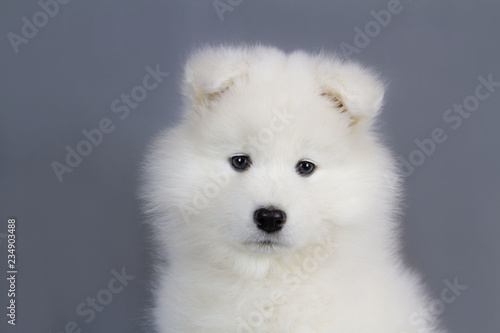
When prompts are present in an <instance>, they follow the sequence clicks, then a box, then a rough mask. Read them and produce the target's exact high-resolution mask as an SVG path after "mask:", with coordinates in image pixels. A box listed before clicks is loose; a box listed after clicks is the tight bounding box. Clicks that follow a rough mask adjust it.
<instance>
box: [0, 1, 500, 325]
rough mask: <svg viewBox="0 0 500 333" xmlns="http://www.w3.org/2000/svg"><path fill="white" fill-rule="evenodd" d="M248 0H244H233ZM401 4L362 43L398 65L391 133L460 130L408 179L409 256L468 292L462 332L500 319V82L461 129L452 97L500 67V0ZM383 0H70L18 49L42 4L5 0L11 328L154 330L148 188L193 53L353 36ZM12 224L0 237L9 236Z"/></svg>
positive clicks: (405, 139) (393, 73) (436, 290)
mask: <svg viewBox="0 0 500 333" xmlns="http://www.w3.org/2000/svg"><path fill="white" fill-rule="evenodd" d="M235 2H236V1H234V0H233V3H235ZM401 4H402V7H403V10H402V12H401V13H400V14H398V15H394V16H392V19H391V22H390V24H389V25H388V26H387V27H384V28H382V30H381V31H380V33H379V34H378V35H377V36H375V37H373V38H372V39H371V41H370V43H369V45H367V46H366V47H365V48H363V49H362V50H361V52H360V53H359V54H353V55H352V58H353V59H355V60H359V61H361V62H362V63H364V64H367V65H369V66H374V67H375V68H376V69H377V70H378V71H380V72H381V73H383V75H384V76H385V77H386V78H387V79H388V80H389V90H388V93H387V98H386V105H385V110H384V113H383V115H382V116H381V119H380V124H381V130H382V131H383V132H384V133H385V137H386V139H387V143H388V144H389V146H391V147H392V149H393V150H394V151H395V153H396V155H397V156H399V155H400V156H403V157H405V158H406V159H408V156H409V155H410V153H411V152H412V151H413V150H415V149H416V148H417V147H416V145H415V143H414V140H415V139H419V140H422V139H424V138H428V137H430V133H431V131H432V130H433V129H434V128H443V130H444V131H445V133H446V134H447V135H448V139H447V141H446V142H444V143H442V144H439V145H438V146H437V148H436V151H435V153H434V154H432V155H431V156H429V157H427V158H426V160H425V162H424V163H423V164H422V165H421V166H419V167H417V168H416V170H415V172H414V173H413V174H411V175H410V176H408V177H406V190H407V191H406V194H407V195H406V200H405V204H406V206H405V217H404V221H403V222H404V232H403V237H404V241H405V249H404V253H405V255H406V256H407V259H408V262H409V263H410V264H411V265H412V266H413V267H415V269H417V270H418V271H420V272H421V273H422V274H423V276H424V279H425V281H426V282H427V283H428V285H429V289H430V290H431V291H432V292H433V295H434V296H435V297H437V298H439V297H440V296H439V295H440V292H441V290H442V289H443V288H444V287H445V284H444V283H443V280H445V279H448V280H450V281H452V280H453V279H454V278H458V281H459V283H461V284H466V285H468V286H469V287H468V289H467V290H466V291H465V292H463V294H462V295H460V296H459V297H458V298H457V300H456V301H455V302H454V303H452V304H450V305H446V308H445V310H444V313H443V320H444V322H445V324H446V325H447V326H448V327H449V328H450V331H451V332H457V333H470V332H481V333H494V332H497V333H498V332H499V331H500V300H499V297H500V287H499V282H500V259H499V256H498V254H499V250H500V242H499V241H498V238H499V236H500V235H499V231H500V225H499V222H500V221H499V216H500V177H499V175H498V174H499V170H500V149H499V144H500V135H499V130H498V126H499V121H500V113H499V111H500V110H499V106H500V89H499V91H496V92H495V93H493V94H492V96H491V97H490V98H489V99H487V100H485V101H483V102H481V104H480V106H479V110H477V111H476V112H474V113H473V114H472V115H471V116H470V117H469V118H468V119H465V120H464V121H463V123H462V125H461V127H460V128H459V129H457V130H452V129H451V128H450V126H449V124H446V123H445V122H444V121H443V118H442V117H443V114H444V112H445V111H446V110H447V109H448V108H450V107H452V106H453V104H454V103H462V101H463V100H464V99H465V98H466V97H467V96H468V95H471V94H473V93H474V89H475V87H476V86H477V84H478V83H479V82H478V80H477V77H478V76H480V75H482V76H484V77H487V76H488V74H492V75H493V79H494V80H496V81H500V66H499V65H500V62H499V60H500V3H499V2H498V1H470V2H466V1H411V0H401ZM386 8H387V1H369V2H368V1H365V2H360V1H351V2H347V1H287V2H285V1H266V2H265V1H250V0H245V1H242V2H241V4H239V5H236V6H234V8H233V10H232V11H228V12H225V13H224V15H223V20H222V21H221V20H220V18H219V17H218V15H217V12H216V10H215V8H214V6H213V3H212V1H79V2H77V1H73V2H70V3H68V4H66V5H61V6H60V8H59V12H58V13H57V14H56V15H55V16H54V17H53V18H50V19H49V21H48V23H47V24H46V25H45V26H43V27H41V28H40V29H39V31H38V34H37V35H36V36H35V37H33V38H31V39H30V40H29V42H28V43H27V44H21V45H20V46H19V52H18V53H17V54H16V53H15V52H14V49H13V47H12V46H11V44H10V42H9V40H8V38H7V34H8V33H9V32H14V33H16V34H19V35H20V34H21V27H22V25H23V21H22V17H23V16H25V17H27V18H28V19H29V20H30V21H33V19H32V17H33V15H34V14H35V13H36V12H38V11H40V7H39V5H37V4H36V2H35V1H6V0H2V1H1V2H0V15H1V17H0V37H1V42H0V52H1V53H0V55H1V61H0V88H1V90H0V110H1V111H0V112H1V113H0V242H1V243H0V250H1V251H0V269H1V272H2V273H1V274H0V277H2V278H1V279H0V305H1V306H0V308H1V309H5V307H6V306H7V296H6V294H7V284H6V280H5V278H3V277H4V276H5V275H6V273H4V272H5V271H6V257H7V251H6V239H5V238H2V236H5V233H6V231H7V226H6V224H7V223H6V221H7V218H8V217H11V216H14V217H16V218H17V220H18V222H17V223H18V225H17V237H18V241H17V245H18V249H17V255H18V269H19V274H18V281H17V288H18V295H17V301H18V318H17V319H18V321H17V323H18V325H17V326H16V327H15V328H14V327H11V326H10V325H7V324H6V315H5V311H6V310H2V311H1V312H2V313H1V314H0V318H1V319H0V320H1V323H0V331H1V332H64V327H65V325H66V323H67V322H68V321H75V322H76V323H77V324H78V326H79V328H80V329H82V331H83V332H122V333H125V332H142V331H146V330H142V329H141V325H140V323H141V318H142V316H143V314H144V312H143V309H144V308H145V307H146V306H147V303H148V295H147V292H146V288H145V284H146V283H147V281H148V278H149V275H150V273H149V272H150V265H149V262H150V258H149V255H148V251H147V247H148V246H147V242H146V241H145V236H146V233H147V230H146V229H145V228H144V227H143V226H142V225H141V221H142V220H143V217H142V216H141V213H140V209H139V202H138V201H137V200H136V194H135V193H136V188H137V178H138V173H139V168H138V166H139V164H140V161H141V159H142V156H143V152H144V149H145V147H146V145H147V144H148V142H150V140H151V138H152V136H153V135H154V134H155V133H156V132H157V131H158V130H160V129H162V128H164V127H165V126H169V125H171V124H172V123H174V122H175V121H176V119H178V117H179V111H180V102H181V99H180V96H179V94H178V91H179V89H178V82H179V79H180V77H181V67H182V63H183V61H184V59H185V56H186V55H187V54H188V53H189V51H190V50H192V49H193V47H196V46H197V45H200V44H201V43H206V42H208V43H214V42H242V41H245V42H262V43H267V44H272V45H276V46H278V47H280V48H283V49H285V50H293V49H296V48H302V49H306V50H311V51H314V50H319V49H320V48H325V49H329V50H336V49H338V46H339V45H340V44H341V43H342V42H345V43H349V44H351V45H354V36H355V31H354V28H355V27H356V26H358V27H360V28H361V29H364V26H365V24H366V23H368V22H370V21H372V20H373V18H372V16H371V15H370V11H371V10H375V11H379V10H381V9H386ZM157 64H159V65H160V69H161V70H163V71H166V72H169V73H170V75H169V77H167V78H166V79H165V80H164V81H163V82H162V83H161V84H160V85H159V86H158V88H156V89H155V90H153V91H151V92H149V93H148V96H147V98H146V99H145V100H144V101H143V102H141V103H140V104H139V106H138V107H137V108H136V109H134V110H132V112H131V113H130V115H129V116H128V117H127V118H126V119H124V120H120V119H119V118H118V114H116V113H113V112H112V111H111V107H110V105H111V102H112V101H113V100H114V99H116V98H119V97H120V95H121V94H122V93H130V91H131V89H132V88H133V87H135V86H137V85H140V84H141V83H142V79H143V77H144V76H145V75H146V70H145V67H146V66H151V67H153V68H154V67H155V66H156V65H157ZM103 118H109V119H111V120H112V122H113V124H114V125H115V130H114V131H113V132H112V133H110V134H107V135H105V137H104V139H103V142H102V143H101V144H100V145H99V146H97V147H94V149H93V151H92V153H91V154H90V155H88V156H87V157H85V158H84V159H83V161H82V163H81V164H80V165H79V166H78V167H76V168H75V169H74V171H73V172H72V173H70V174H65V175H64V181H63V182H62V183H60V182H59V181H58V179H57V177H56V176H55V174H54V172H53V170H52V168H51V163H52V162H53V161H54V160H55V161H59V162H61V163H64V158H65V156H66V150H65V147H66V145H70V146H71V147H73V148H75V147H76V145H77V143H78V142H79V141H80V140H82V139H84V137H83V135H82V133H81V131H82V130H84V129H87V130H90V129H93V128H96V127H97V126H98V123H99V121H100V120H101V119H103ZM2 234H3V235H2ZM122 267H126V272H127V274H131V275H134V276H135V277H136V278H135V279H134V280H133V281H131V282H130V284H129V285H128V286H127V287H126V288H125V289H124V290H123V292H121V293H119V294H117V295H115V296H114V298H113V300H112V302H111V303H110V304H109V305H107V306H106V307H105V308H104V310H103V311H102V312H100V313H97V315H96V317H95V319H94V320H93V321H92V322H91V323H85V322H84V320H83V319H84V318H83V317H81V316H79V315H78V314H77V313H76V311H75V309H76V307H77V306H78V304H80V303H81V302H84V301H85V300H86V298H87V297H95V296H96V295H97V293H98V292H99V291H100V290H101V289H103V288H106V287H107V285H108V282H109V281H110V279H111V278H112V273H111V270H112V269H117V270H120V269H121V268H122Z"/></svg>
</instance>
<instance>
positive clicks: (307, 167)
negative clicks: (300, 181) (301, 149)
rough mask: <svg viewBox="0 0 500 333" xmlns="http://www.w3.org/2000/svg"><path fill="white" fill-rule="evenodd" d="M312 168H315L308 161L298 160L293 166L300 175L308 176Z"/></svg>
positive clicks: (312, 170)
mask: <svg viewBox="0 0 500 333" xmlns="http://www.w3.org/2000/svg"><path fill="white" fill-rule="evenodd" d="M314 169H316V166H315V165H314V163H312V162H309V161H299V163H297V165H296V166H295V170H296V171H297V172H298V174H299V175H301V176H310V175H311V174H312V173H313V172H314Z"/></svg>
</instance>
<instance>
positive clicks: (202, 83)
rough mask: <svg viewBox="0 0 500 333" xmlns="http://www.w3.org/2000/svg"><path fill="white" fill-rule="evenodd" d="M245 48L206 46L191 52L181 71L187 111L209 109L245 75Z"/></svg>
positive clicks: (246, 72)
mask: <svg viewBox="0 0 500 333" xmlns="http://www.w3.org/2000/svg"><path fill="white" fill-rule="evenodd" d="M247 57H248V50H247V48H246V47H244V46H207V47H204V48H201V49H199V50H197V51H196V52H194V53H193V54H192V55H191V56H190V57H189V59H188V61H187V63H186V65H185V68H184V82H183V94H184V96H185V97H186V98H187V101H188V103H189V104H190V105H189V109H194V110H195V111H196V112H199V111H201V110H209V109H210V108H211V106H212V104H213V102H214V101H216V100H217V99H218V98H219V97H221V96H222V95H223V94H225V93H227V92H228V90H229V89H230V88H231V87H232V86H233V85H235V84H236V83H237V82H238V80H241V79H243V78H245V77H246V76H247V74H248V62H247Z"/></svg>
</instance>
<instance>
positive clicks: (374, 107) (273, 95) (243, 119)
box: [141, 46, 442, 333]
mask: <svg viewBox="0 0 500 333" xmlns="http://www.w3.org/2000/svg"><path fill="white" fill-rule="evenodd" d="M183 93H184V96H185V98H186V103H185V106H184V108H185V110H184V118H183V120H182V121H181V122H180V124H178V125H177V126H176V127H174V128H171V129H168V130H167V131H165V132H164V133H162V134H161V135H160V136H159V137H158V138H157V139H156V140H155V142H154V144H153V145H152V147H151V149H150V152H149V154H148V157H147V159H146V163H145V168H144V179H143V186H142V190H141V195H142V197H143V199H144V201H145V210H146V212H147V213H148V214H149V215H150V222H151V226H152V230H153V233H154V239H155V240H156V246H157V247H158V253H159V255H160V259H165V260H160V261H159V264H158V279H157V284H156V286H155V288H154V295H155V307H154V309H153V317H154V318H153V320H154V325H155V327H156V329H157V331H158V332H159V333H170V332H172V333H179V332H214V333H222V332H235V333H236V332H273V333H281V332H283V333H285V332H296V333H299V332H300V333H311V332H325V333H326V332H328V333H331V332H337V333H416V332H423V333H430V332H433V333H434V332H438V330H437V329H436V328H435V320H434V318H432V316H431V317H429V316H426V312H428V306H429V302H428V298H427V296H426V292H425V290H424V288H422V286H421V285H420V282H419V278H418V276H417V275H415V274H414V273H413V272H411V271H410V270H409V269H408V268H406V267H405V266H404V264H403V263H402V260H401V258H400V255H399V240H398V238H399V235H398V225H397V217H398V206H399V190H400V180H399V176H398V175H397V172H396V170H395V167H394V161H393V158H392V156H391V155H390V153H389V152H388V151H387V150H386V149H385V148H384V146H383V145H382V144H381V140H380V139H379V138H378V135H377V134H376V132H375V131H374V130H373V121H374V119H375V117H376V115H377V114H378V113H379V111H380V108H381V105H382V100H383V95H384V85H383V83H382V82H381V81H380V79H378V78H377V76H376V75H375V74H374V73H373V72H372V71H370V70H367V69H366V68H363V67H361V66H359V65H357V64H354V63H351V62H345V61H341V60H339V59H338V58H336V57H334V56H331V55H328V54H323V53H320V54H315V55H312V54H308V53H305V52H302V51H297V52H293V53H290V54H286V53H284V52H282V51H280V50H277V49H275V48H272V47H264V46H236V47H231V46H219V47H205V48H202V49H200V50H199V51H198V52H195V53H194V54H193V55H192V56H191V57H190V58H189V60H188V61H187V64H186V67H185V77H184V82H183ZM238 154H247V155H249V156H250V158H251V160H252V165H251V167H250V168H249V169H248V170H246V171H244V172H236V171H235V170H234V169H233V168H232V167H231V164H230V162H229V159H230V158H231V156H234V155H238ZM303 159H306V160H309V161H311V162H313V163H314V164H315V165H316V170H315V172H314V173H313V174H312V175H310V176H308V177H303V176H300V175H299V174H298V173H297V172H296V170H295V166H296V164H297V162H298V161H299V160H303ZM263 206H274V207H278V208H280V209H282V210H284V211H285V212H286V214H287V222H286V224H285V226H284V228H283V229H282V230H281V231H280V232H279V236H278V237H276V238H273V239H272V240H273V243H272V245H265V244H262V243H259V242H261V241H263V240H269V237H268V235H266V234H265V233H264V232H261V231H260V230H259V229H258V228H257V227H256V225H255V223H254V222H253V219H252V217H253V212H254V211H255V209H257V208H259V207H263ZM165 263H166V264H165ZM439 332H442V331H439Z"/></svg>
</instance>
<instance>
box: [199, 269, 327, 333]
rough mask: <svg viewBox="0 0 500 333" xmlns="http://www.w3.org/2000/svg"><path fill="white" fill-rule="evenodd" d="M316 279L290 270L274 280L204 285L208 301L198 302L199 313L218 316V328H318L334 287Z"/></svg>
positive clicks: (325, 312) (258, 329)
mask: <svg viewBox="0 0 500 333" xmlns="http://www.w3.org/2000/svg"><path fill="white" fill-rule="evenodd" d="M315 280H316V279H313V278H308V279H305V278H304V277H299V276H295V275H292V274H289V275H284V276H283V277H282V278H281V279H275V280H256V281H236V280H235V281H232V283H229V281H228V284H226V286H225V287H223V286H222V285H218V287H217V288H210V287H208V286H206V287H208V288H209V290H210V291H208V290H207V292H208V294H206V298H205V300H209V302H203V304H198V305H199V306H200V305H201V307H198V310H199V311H200V312H203V313H199V315H200V316H201V317H203V318H219V320H215V321H214V323H213V324H214V325H215V326H219V329H220V331H221V332H226V331H227V332H233V331H235V330H234V327H236V328H237V329H236V331H235V332H277V331H279V332H287V331H289V332H312V331H318V330H319V329H320V328H322V327H325V326H326V325H327V321H329V320H330V319H329V318H331V316H330V315H329V314H331V311H332V309H333V307H334V303H335V302H334V300H335V298H336V297H335V291H334V290H332V289H330V288H326V285H325V283H324V282H320V281H315ZM221 317H225V318H224V319H222V318H221ZM221 319H222V320H221ZM205 327H206V326H205ZM230 328H232V329H230ZM301 328H302V329H301Z"/></svg>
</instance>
